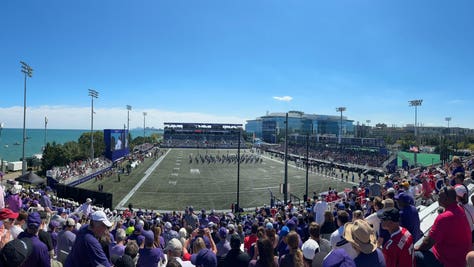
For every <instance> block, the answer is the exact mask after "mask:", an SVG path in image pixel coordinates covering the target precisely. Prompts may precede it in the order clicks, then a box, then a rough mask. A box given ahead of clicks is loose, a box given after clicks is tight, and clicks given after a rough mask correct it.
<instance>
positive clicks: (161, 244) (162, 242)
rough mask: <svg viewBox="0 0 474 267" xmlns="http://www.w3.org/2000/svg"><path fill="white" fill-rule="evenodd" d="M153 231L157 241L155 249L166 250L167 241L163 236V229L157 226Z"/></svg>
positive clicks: (154, 243)
mask: <svg viewBox="0 0 474 267" xmlns="http://www.w3.org/2000/svg"><path fill="white" fill-rule="evenodd" d="M152 230H153V234H154V240H155V241H153V247H155V248H161V249H165V240H164V238H163V237H162V236H161V227H160V226H155V227H153V229H152Z"/></svg>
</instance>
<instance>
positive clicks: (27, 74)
mask: <svg viewBox="0 0 474 267" xmlns="http://www.w3.org/2000/svg"><path fill="white" fill-rule="evenodd" d="M20 64H21V72H23V73H24V74H25V86H24V91H23V148H22V153H21V161H22V164H21V165H22V166H21V174H22V175H23V174H25V173H26V158H25V143H26V78H27V77H30V78H31V77H32V76H33V69H32V68H31V67H30V66H29V65H28V64H26V63H25V62H23V61H20Z"/></svg>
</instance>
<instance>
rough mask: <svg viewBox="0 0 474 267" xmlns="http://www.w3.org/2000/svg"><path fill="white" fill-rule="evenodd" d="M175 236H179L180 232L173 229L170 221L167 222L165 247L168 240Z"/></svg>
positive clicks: (164, 233)
mask: <svg viewBox="0 0 474 267" xmlns="http://www.w3.org/2000/svg"><path fill="white" fill-rule="evenodd" d="M173 238H179V235H178V232H176V231H175V230H173V225H172V224H171V223H170V222H166V223H165V229H164V232H163V239H164V244H162V246H163V248H164V247H165V246H167V245H168V242H169V241H170V240H171V239H173Z"/></svg>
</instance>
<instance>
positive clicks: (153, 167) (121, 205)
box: [115, 149, 171, 209]
mask: <svg viewBox="0 0 474 267" xmlns="http://www.w3.org/2000/svg"><path fill="white" fill-rule="evenodd" d="M170 151H171V149H169V150H168V151H166V153H165V154H164V155H163V156H161V157H160V158H159V159H158V160H157V161H155V163H153V164H152V165H151V166H150V167H149V168H148V169H147V170H146V171H145V176H143V178H142V179H141V180H140V181H139V182H138V183H137V184H136V185H135V186H134V187H133V188H132V190H130V192H129V193H128V194H127V195H126V196H125V197H124V198H123V199H122V200H121V201H120V202H119V203H118V204H117V206H115V209H119V208H122V207H123V205H125V203H127V202H128V200H129V199H130V198H131V197H132V196H133V194H135V192H136V191H137V190H138V188H140V186H142V184H143V183H144V182H145V181H146V180H147V179H148V177H149V176H150V174H151V173H152V172H153V171H154V170H155V169H156V167H158V165H159V164H160V163H161V161H162V160H163V159H164V158H165V157H166V155H168V153H169V152H170Z"/></svg>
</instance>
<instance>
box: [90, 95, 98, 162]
mask: <svg viewBox="0 0 474 267" xmlns="http://www.w3.org/2000/svg"><path fill="white" fill-rule="evenodd" d="M89 96H90V97H91V161H92V160H94V98H98V97H99V92H97V91H96V90H94V89H89Z"/></svg>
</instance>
